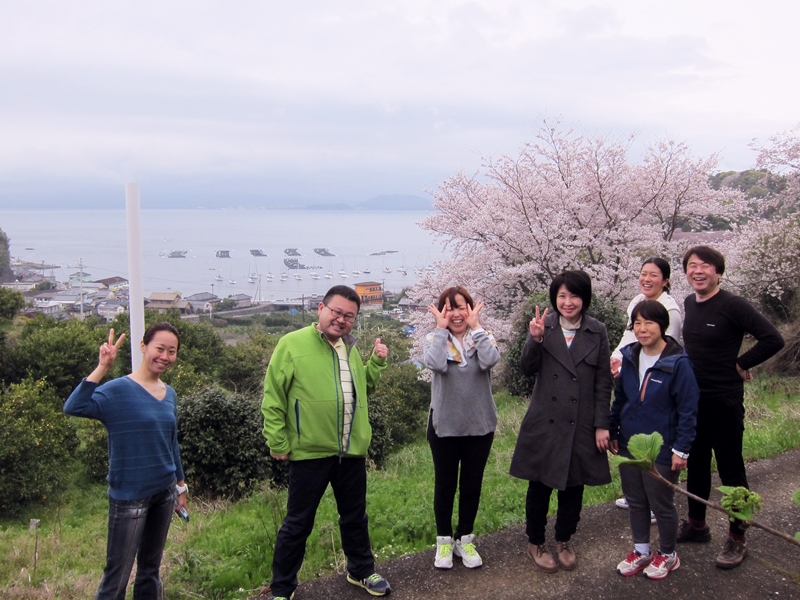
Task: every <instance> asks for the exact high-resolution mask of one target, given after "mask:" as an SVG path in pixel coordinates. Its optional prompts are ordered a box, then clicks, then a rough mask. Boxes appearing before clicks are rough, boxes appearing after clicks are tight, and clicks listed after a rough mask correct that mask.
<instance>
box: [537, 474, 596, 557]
mask: <svg viewBox="0 0 800 600" xmlns="http://www.w3.org/2000/svg"><path fill="white" fill-rule="evenodd" d="M552 493H553V488H551V487H547V486H546V485H545V484H543V483H541V482H540V481H531V482H529V483H528V496H527V498H526V499H525V517H526V520H527V525H526V528H525V533H526V534H527V536H528V541H529V542H530V543H531V544H534V545H535V546H540V545H541V544H544V540H545V535H544V533H545V529H546V528H547V511H548V509H549V508H550V496H551V495H552ZM582 505H583V486H582V485H575V486H571V487H568V488H566V489H564V490H558V510H557V512H556V541H557V542H568V541H569V540H570V538H571V537H572V536H573V535H574V534H575V532H576V531H577V530H578V521H580V520H581V507H582Z"/></svg>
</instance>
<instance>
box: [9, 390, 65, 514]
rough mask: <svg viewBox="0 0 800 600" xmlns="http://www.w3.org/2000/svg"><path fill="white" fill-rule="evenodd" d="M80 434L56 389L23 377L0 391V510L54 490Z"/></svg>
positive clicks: (55, 492)
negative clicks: (64, 412) (65, 410)
mask: <svg viewBox="0 0 800 600" xmlns="http://www.w3.org/2000/svg"><path fill="white" fill-rule="evenodd" d="M77 445H78V439H77V437H76V435H75V430H74V428H73V427H72V424H71V423H70V422H69V420H68V419H66V418H65V417H64V415H63V413H62V404H61V400H60V399H59V397H58V395H57V394H56V392H55V390H54V389H53V388H52V387H51V386H50V385H48V384H47V383H45V382H43V381H34V380H32V379H26V380H24V381H22V382H21V383H19V384H15V385H11V386H10V387H8V388H7V389H5V390H3V391H2V393H1V394H0V514H1V513H6V512H16V511H17V510H18V509H20V508H22V507H23V506H24V505H25V504H26V503H28V502H41V501H44V500H47V499H52V498H53V497H54V496H57V495H58V494H59V493H60V492H61V491H63V489H64V488H65V487H66V483H67V479H68V478H69V476H70V473H71V469H70V464H71V462H72V460H73V459H72V455H73V452H74V451H75V449H76V447H77Z"/></svg>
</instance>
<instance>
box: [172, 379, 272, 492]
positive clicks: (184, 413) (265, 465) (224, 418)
mask: <svg viewBox="0 0 800 600" xmlns="http://www.w3.org/2000/svg"><path fill="white" fill-rule="evenodd" d="M263 423H264V418H263V415H262V414H261V399H260V398H258V397H252V396H244V395H241V394H231V393H229V392H227V391H225V390H223V389H221V388H218V387H211V388H206V389H205V390H203V391H202V392H199V393H196V394H192V395H189V396H186V397H183V398H179V401H178V443H179V445H180V449H181V460H182V461H183V469H184V471H185V473H186V481H187V482H188V483H189V485H190V486H191V487H192V490H193V491H195V492H198V493H201V494H208V495H212V496H227V497H232V498H236V497H240V496H242V495H245V494H247V493H248V492H250V491H251V490H253V489H254V488H255V487H256V485H257V484H258V482H259V481H261V480H264V479H267V478H268V477H269V476H270V474H271V466H270V465H271V463H270V460H269V449H268V448H267V444H266V441H265V439H264V436H263V434H262V428H263Z"/></svg>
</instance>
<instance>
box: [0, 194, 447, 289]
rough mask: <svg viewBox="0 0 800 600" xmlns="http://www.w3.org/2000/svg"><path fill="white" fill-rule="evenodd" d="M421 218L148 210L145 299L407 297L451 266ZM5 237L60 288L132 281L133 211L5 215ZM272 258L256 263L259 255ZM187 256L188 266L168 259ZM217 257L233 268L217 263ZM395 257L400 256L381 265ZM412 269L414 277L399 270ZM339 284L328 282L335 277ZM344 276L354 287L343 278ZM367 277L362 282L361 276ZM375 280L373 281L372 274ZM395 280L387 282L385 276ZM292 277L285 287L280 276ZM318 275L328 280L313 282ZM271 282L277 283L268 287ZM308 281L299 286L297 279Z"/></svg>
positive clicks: (0, 217)
mask: <svg viewBox="0 0 800 600" xmlns="http://www.w3.org/2000/svg"><path fill="white" fill-rule="evenodd" d="M429 214H430V213H427V212H422V211H337V210H330V211H324V210H320V211H317V210H208V209H202V210H179V209H175V210H142V214H141V228H142V234H141V237H142V260H143V269H144V293H145V295H149V294H150V293H152V292H167V291H179V292H181V294H182V295H183V296H184V297H186V296H189V295H191V294H195V293H198V292H212V293H214V294H216V295H217V296H220V297H222V298H224V297H227V296H229V295H235V294H247V295H249V296H255V295H256V292H257V289H258V287H259V284H258V283H250V282H249V281H248V277H249V276H250V275H251V274H258V275H261V277H260V282H261V283H260V289H258V296H259V299H260V300H262V301H272V300H275V301H278V300H285V299H292V298H297V297H299V296H301V295H302V294H312V293H316V294H320V293H324V292H325V291H327V289H328V288H330V287H331V286H332V285H335V284H339V283H344V284H350V285H352V284H353V283H355V282H361V281H378V282H383V283H384V289H386V290H389V291H394V292H399V291H400V290H401V289H402V288H404V287H408V286H410V285H412V284H413V282H414V281H415V279H416V276H415V274H414V269H415V268H417V269H422V268H425V267H426V266H429V265H431V264H432V263H433V262H434V261H435V260H437V259H440V258H443V257H445V256H446V252H445V250H444V249H443V247H442V245H441V244H440V243H439V242H437V241H436V240H435V239H434V237H433V236H432V235H431V234H430V233H429V232H427V231H425V230H423V229H422V228H420V227H419V225H418V223H419V222H421V221H422V220H423V219H425V218H426V217H427V216H428V215H429ZM0 229H3V230H4V231H5V232H6V234H8V237H9V239H10V252H11V256H12V258H13V259H19V260H22V261H29V262H33V263H37V264H42V263H44V264H50V265H58V266H59V267H60V268H58V269H53V270H47V271H46V273H45V274H46V275H53V276H54V277H55V279H56V280H57V281H62V282H63V281H67V280H68V278H69V275H70V274H72V273H75V272H77V271H78V270H79V264H83V270H84V272H86V273H89V274H90V275H91V279H92V280H98V279H104V278H107V277H113V276H115V275H118V276H121V277H125V278H127V277H128V259H127V234H126V222H125V211H124V210H108V211H105V210H50V211H3V212H2V213H0ZM286 248H297V249H298V252H299V253H300V254H301V255H302V256H303V258H300V259H299V261H300V262H301V263H302V264H305V265H307V266H308V267H314V269H313V270H311V269H307V270H289V269H287V268H286V267H285V266H284V258H286V257H287V256H286V254H285V253H284V250H285V249H286ZM314 248H328V249H329V250H330V252H331V253H332V254H334V255H335V256H333V257H323V256H319V255H318V254H316V253H315V252H314ZM251 249H257V250H261V251H262V252H263V253H264V254H266V255H267V256H265V257H254V256H252V255H251V253H250V250H251ZM176 250H177V251H182V250H186V256H185V258H166V255H167V254H168V253H170V252H172V251H176ZM218 250H227V251H229V252H230V258H217V256H216V252H217V251H218ZM387 250H396V251H397V252H396V253H390V254H385V255H379V256H374V255H372V254H374V253H377V252H382V251H387ZM401 268H405V270H406V271H407V274H405V275H404V274H403V273H402V272H401V271H398V269H401ZM329 270H330V271H331V272H332V273H333V279H325V278H324V273H325V272H326V271H329ZM342 270H343V271H345V272H346V274H347V276H348V277H347V278H346V279H345V278H342V277H341V276H340V275H339V274H338V272H339V271H342ZM354 270H358V271H361V272H362V273H360V274H354V273H353V271H354ZM365 270H366V271H369V273H364V271H365ZM384 270H388V272H384ZM282 271H285V272H286V273H287V274H288V280H287V281H283V282H282V281H280V274H281V272H282ZM312 272H316V273H319V275H320V279H319V280H314V279H312V278H311V277H310V275H311V273H312ZM267 273H272V275H273V281H272V282H269V281H267V278H266V275H267ZM295 273H297V274H299V275H300V277H301V280H299V281H298V280H296V279H295V278H294V274H295Z"/></svg>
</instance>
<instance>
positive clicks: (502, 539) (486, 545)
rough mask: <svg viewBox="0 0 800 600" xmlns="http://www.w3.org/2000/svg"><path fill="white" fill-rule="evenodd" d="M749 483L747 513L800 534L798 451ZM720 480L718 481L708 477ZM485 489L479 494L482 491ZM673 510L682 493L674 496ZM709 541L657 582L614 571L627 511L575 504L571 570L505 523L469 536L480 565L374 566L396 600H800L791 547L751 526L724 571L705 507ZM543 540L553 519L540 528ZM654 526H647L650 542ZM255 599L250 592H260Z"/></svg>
mask: <svg viewBox="0 0 800 600" xmlns="http://www.w3.org/2000/svg"><path fill="white" fill-rule="evenodd" d="M747 472H748V480H749V482H750V487H751V488H752V489H753V491H756V492H758V493H759V494H760V495H761V497H762V501H763V506H762V509H761V511H760V512H759V513H758V515H757V516H756V519H757V520H758V521H760V522H763V523H764V524H766V525H769V526H770V527H773V528H775V529H778V530H780V531H783V532H787V533H790V534H792V535H793V534H794V533H795V532H798V531H800V508H798V507H797V506H795V504H794V503H793V502H792V493H793V491H794V490H797V489H800V450H794V451H791V452H787V453H785V454H782V455H780V456H777V457H774V458H771V459H767V460H763V461H759V462H756V463H752V464H750V465H748V470H747ZM715 485H719V481H718V480H716V481H715ZM487 492H490V490H484V493H487ZM676 496H677V502H678V504H679V509H680V513H681V516H685V512H686V511H685V497H684V496H683V495H681V494H677V495H676ZM712 500H717V501H718V500H719V493H718V492H716V490H715V491H714V492H713V493H712ZM709 524H710V526H711V532H712V540H711V543H709V544H680V545H679V546H678V555H679V556H680V559H681V566H680V568H679V569H678V570H676V571H674V572H673V573H671V574H670V575H669V577H668V578H667V579H665V580H663V581H650V580H648V579H646V578H645V577H643V576H641V575H639V576H636V577H621V576H619V575H618V574H617V573H616V565H617V563H618V562H619V561H621V560H622V559H623V558H625V556H626V555H627V553H628V552H629V551H630V549H631V548H632V542H631V539H630V527H629V524H628V518H627V512H626V511H624V510H621V509H619V508H616V507H615V506H614V504H613V503H607V504H604V505H601V506H592V507H587V508H584V510H583V512H582V514H581V522H580V525H579V526H578V533H577V534H576V535H575V537H574V538H573V541H574V543H575V548H576V551H577V553H578V567H577V569H575V570H574V571H571V572H566V571H559V572H558V573H553V574H547V573H543V572H541V571H539V570H538V569H537V568H536V567H535V566H534V565H533V563H532V562H531V561H530V559H529V558H528V557H527V556H526V553H525V548H526V542H527V540H526V538H525V533H524V527H523V526H516V527H511V528H508V529H504V530H502V531H499V532H497V533H494V534H491V535H486V536H483V537H481V538H480V539H478V540H477V542H478V550H479V551H480V553H481V556H482V557H483V560H484V566H483V567H482V568H479V569H472V570H470V569H467V568H465V567H464V566H463V565H462V564H461V563H460V561H458V560H457V564H456V565H455V566H454V568H453V569H451V570H449V571H439V570H436V569H434V567H433V553H434V551H433V549H431V550H428V551H425V552H422V553H420V554H414V555H409V556H404V557H402V558H398V559H394V560H390V561H387V562H384V563H380V564H379V565H378V568H377V570H378V572H379V573H381V574H382V575H383V576H384V577H386V579H388V581H389V582H390V584H391V586H392V593H391V598H394V599H395V600H423V599H429V598H431V599H436V600H450V599H452V600H470V599H476V600H477V599H482V600H485V599H488V598H500V599H503V600H516V599H523V598H536V599H538V600H544V599H548V598H592V599H593V600H603V599H615V600H619V599H625V598H637V599H639V598H648V599H649V598H670V599H674V598H702V599H711V600H713V599H719V600H735V599H739V598H748V599H755V598H777V599H788V598H796V599H800V546H796V545H792V544H790V543H788V542H786V541H785V540H782V539H779V538H777V537H775V536H773V535H770V534H768V533H766V532H764V531H762V530H760V529H756V528H751V529H750V530H749V533H748V540H749V543H750V550H749V556H748V558H747V559H746V560H745V562H744V564H743V565H742V566H741V567H739V568H738V569H733V570H730V571H724V570H721V569H718V568H716V567H715V565H714V559H715V557H716V555H717V553H718V552H719V550H720V548H721V546H722V543H723V541H724V540H725V536H726V534H727V520H726V517H725V516H724V515H723V514H722V513H719V512H717V511H713V510H710V511H709ZM548 536H549V541H552V519H551V520H550V522H549V528H548ZM657 537H658V533H657V530H656V529H655V527H654V528H653V538H652V540H651V541H652V542H656V540H657ZM269 597H270V596H266V597H264V596H260V597H259V598H269ZM368 597H370V596H369V595H368V594H367V593H366V592H365V591H364V590H363V589H360V588H356V587H355V586H353V585H351V584H348V583H347V582H346V580H345V577H344V575H332V576H329V577H324V578H320V579H316V580H313V581H306V582H303V583H301V585H300V587H299V588H298V589H297V592H296V595H295V600H317V599H337V600H350V599H353V600H357V599H361V600H365V599H366V598H368Z"/></svg>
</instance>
